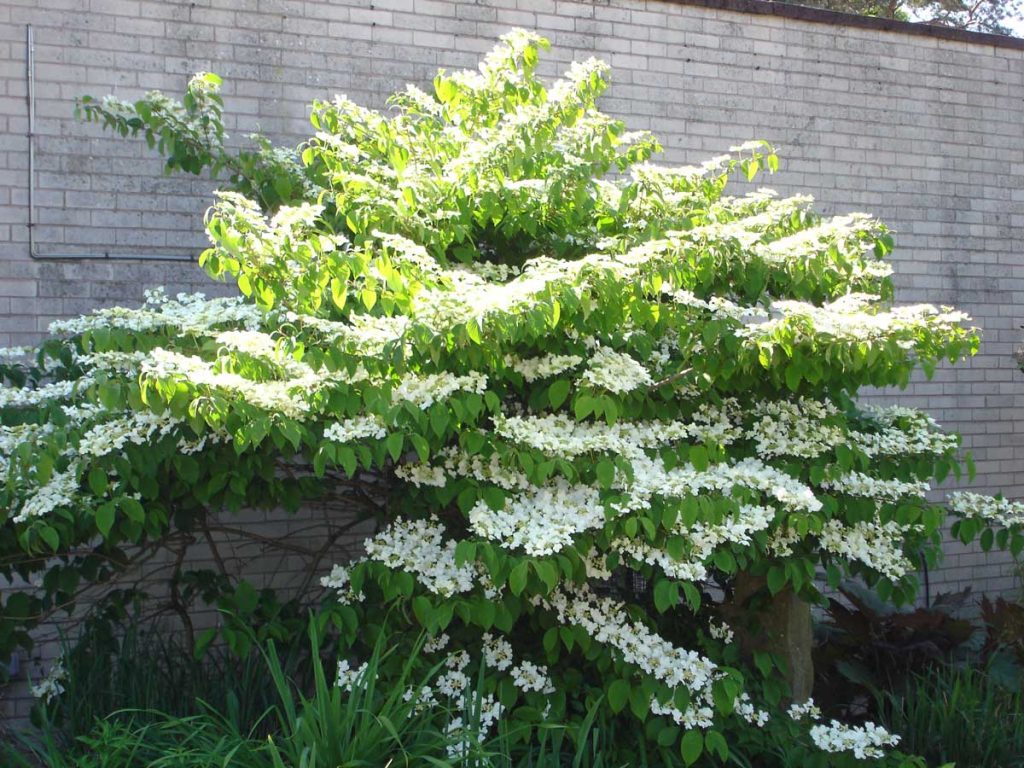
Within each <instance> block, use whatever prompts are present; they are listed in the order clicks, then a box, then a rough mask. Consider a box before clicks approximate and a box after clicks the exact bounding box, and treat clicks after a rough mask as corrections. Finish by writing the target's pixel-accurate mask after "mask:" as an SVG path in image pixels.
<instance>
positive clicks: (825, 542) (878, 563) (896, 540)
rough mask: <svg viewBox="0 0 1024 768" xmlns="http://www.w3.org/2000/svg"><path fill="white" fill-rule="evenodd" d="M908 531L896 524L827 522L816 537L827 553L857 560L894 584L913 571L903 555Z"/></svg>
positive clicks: (911, 565) (891, 522)
mask: <svg viewBox="0 0 1024 768" xmlns="http://www.w3.org/2000/svg"><path fill="white" fill-rule="evenodd" d="M906 533H907V529H906V528H905V527H904V526H901V525H900V524H899V523H897V522H893V521H890V522H888V523H884V524H883V523H880V522H878V521H873V522H870V521H869V522H865V521H861V522H857V523H854V524H853V525H843V523H842V522H840V521H839V520H829V521H828V522H826V523H825V527H824V528H823V529H822V531H821V533H820V534H818V539H819V541H820V542H821V546H822V547H823V548H824V549H825V550H827V551H828V552H832V553H833V554H836V555H839V556H841V557H845V558H846V559H847V560H859V561H860V562H862V563H864V565H866V566H868V567H869V568H872V569H873V570H875V571H878V572H879V573H881V574H883V575H884V576H887V577H888V578H890V579H892V580H894V581H895V580H897V579H900V578H902V577H903V576H905V575H906V574H907V573H909V572H910V571H912V570H913V568H914V566H913V564H912V563H911V562H910V561H909V560H908V559H907V557H906V555H904V554H903V537H904V536H905V535H906Z"/></svg>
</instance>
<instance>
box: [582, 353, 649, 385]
mask: <svg viewBox="0 0 1024 768" xmlns="http://www.w3.org/2000/svg"><path fill="white" fill-rule="evenodd" d="M580 380H581V381H582V382H583V383H584V384H586V385H589V386H591V387H598V388H600V389H606V390H608V391H609V392H615V393H616V394H625V393H626V392H632V391H633V390H635V389H641V388H643V387H649V386H650V385H651V384H653V383H654V380H653V379H652V378H651V374H650V372H649V371H648V370H647V369H646V368H644V367H643V366H642V365H641V364H640V363H639V362H637V361H636V360H634V359H633V358H632V357H630V356H629V355H627V354H625V353H624V352H616V351H615V350H613V349H609V348H608V347H599V348H598V349H596V350H594V352H593V353H592V354H591V356H590V360H588V361H587V370H586V371H584V372H583V376H582V377H580Z"/></svg>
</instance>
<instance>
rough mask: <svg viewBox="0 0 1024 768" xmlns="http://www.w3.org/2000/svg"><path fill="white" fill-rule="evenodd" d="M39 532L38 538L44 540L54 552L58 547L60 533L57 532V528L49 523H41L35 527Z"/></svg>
mask: <svg viewBox="0 0 1024 768" xmlns="http://www.w3.org/2000/svg"><path fill="white" fill-rule="evenodd" d="M36 530H37V531H38V533H39V538H41V539H42V540H43V541H45V542H46V543H47V544H48V545H49V546H50V549H52V550H53V551H54V552H56V551H57V550H58V549H59V548H60V534H59V533H57V529H56V528H53V527H52V526H49V525H43V526H40V527H39V528H37V529H36Z"/></svg>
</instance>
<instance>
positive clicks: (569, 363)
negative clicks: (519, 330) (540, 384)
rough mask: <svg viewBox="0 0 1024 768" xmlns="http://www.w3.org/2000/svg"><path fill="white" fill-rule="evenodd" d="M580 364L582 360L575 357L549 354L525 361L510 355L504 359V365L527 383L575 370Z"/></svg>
mask: <svg viewBox="0 0 1024 768" xmlns="http://www.w3.org/2000/svg"><path fill="white" fill-rule="evenodd" d="M582 362H583V358H582V357H579V356H577V355H555V354H549V355H543V356H541V357H533V358H529V359H527V360H523V359H520V358H517V357H513V356H511V355H509V356H507V357H506V358H505V365H507V366H508V367H509V368H511V369H512V370H514V371H515V372H516V373H518V374H520V375H521V376H522V377H523V378H524V379H525V380H526V381H528V382H533V381H537V380H538V379H547V378H550V377H551V376H557V375H558V374H560V373H564V372H565V371H568V370H569V369H571V368H575V367H576V366H577V365H579V364H580V363H582Z"/></svg>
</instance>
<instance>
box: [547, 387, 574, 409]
mask: <svg viewBox="0 0 1024 768" xmlns="http://www.w3.org/2000/svg"><path fill="white" fill-rule="evenodd" d="M569 387H570V384H569V382H568V381H566V380H565V379H559V380H558V381H555V382H553V383H552V384H551V386H550V387H548V402H550V403H551V407H552V408H554V409H555V410H558V408H559V407H561V405H562V403H564V402H565V400H566V398H567V397H569Z"/></svg>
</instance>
